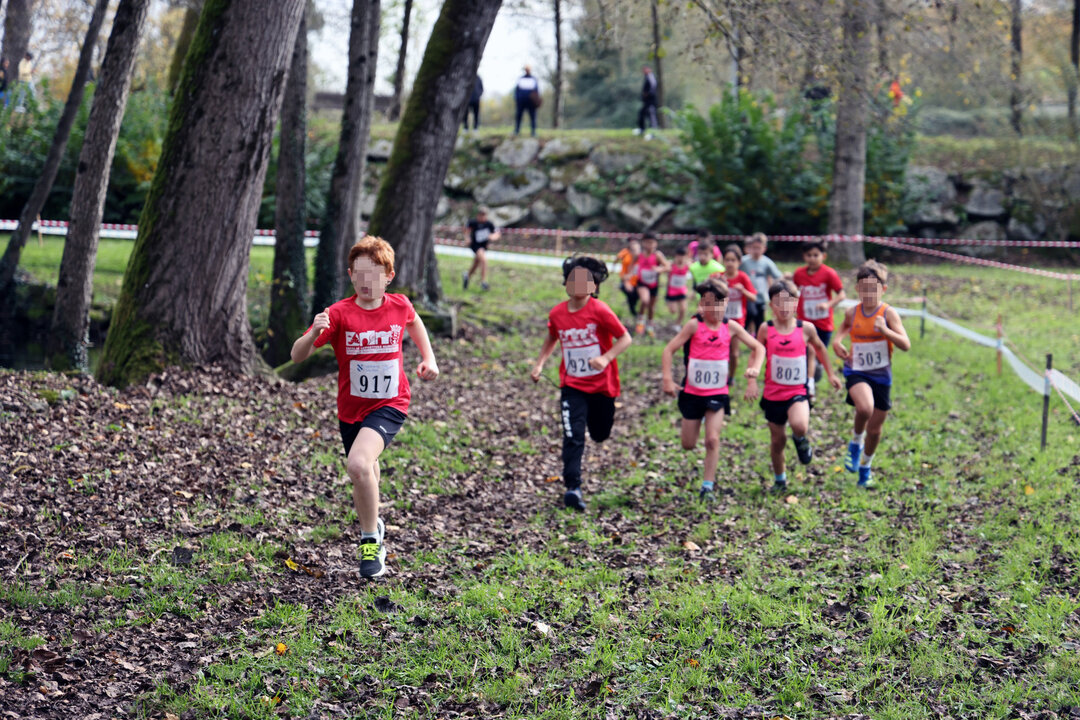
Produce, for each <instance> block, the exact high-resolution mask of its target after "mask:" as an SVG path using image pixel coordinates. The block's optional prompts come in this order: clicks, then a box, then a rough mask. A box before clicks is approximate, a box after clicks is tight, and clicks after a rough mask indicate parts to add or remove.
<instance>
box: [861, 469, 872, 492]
mask: <svg viewBox="0 0 1080 720" xmlns="http://www.w3.org/2000/svg"><path fill="white" fill-rule="evenodd" d="M859 487H861V488H872V487H874V477H873V471H872V470H871V468H868V467H867V466H865V465H860V466H859Z"/></svg>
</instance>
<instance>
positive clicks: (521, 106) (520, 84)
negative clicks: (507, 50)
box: [514, 65, 543, 137]
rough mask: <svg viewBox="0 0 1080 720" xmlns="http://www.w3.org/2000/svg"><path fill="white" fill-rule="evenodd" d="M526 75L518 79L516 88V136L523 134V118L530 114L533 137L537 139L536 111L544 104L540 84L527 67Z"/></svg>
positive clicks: (525, 68)
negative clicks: (524, 115)
mask: <svg viewBox="0 0 1080 720" xmlns="http://www.w3.org/2000/svg"><path fill="white" fill-rule="evenodd" d="M524 70H525V74H524V75H522V76H521V77H520V78H518V81H517V86H516V87H515V88H514V104H515V105H516V106H517V111H516V112H515V113H514V134H515V135H519V134H520V133H521V116H522V115H523V114H525V113H526V112H527V113H529V124H530V125H531V126H532V136H533V137H536V110H537V108H539V107H540V103H541V102H543V101H542V100H541V98H540V83H539V82H538V81H537V79H536V78H535V77H533V74H532V68H531V67H529V66H528V65H526V66H525V67H524Z"/></svg>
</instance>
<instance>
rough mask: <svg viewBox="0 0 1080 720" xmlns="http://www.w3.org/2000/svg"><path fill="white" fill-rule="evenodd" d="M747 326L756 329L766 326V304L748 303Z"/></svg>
mask: <svg viewBox="0 0 1080 720" xmlns="http://www.w3.org/2000/svg"><path fill="white" fill-rule="evenodd" d="M746 324H747V325H751V324H752V325H753V326H754V327H761V326H762V325H764V324H765V303H763V302H762V303H759V302H752V303H746Z"/></svg>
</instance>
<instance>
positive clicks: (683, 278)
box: [668, 273, 690, 290]
mask: <svg viewBox="0 0 1080 720" xmlns="http://www.w3.org/2000/svg"><path fill="white" fill-rule="evenodd" d="M689 277H690V273H683V274H682V275H672V276H671V280H670V281H669V282H668V287H673V288H675V289H676V290H678V289H680V288H684V287H686V283H687V279H688V278H689Z"/></svg>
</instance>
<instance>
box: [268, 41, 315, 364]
mask: <svg viewBox="0 0 1080 720" xmlns="http://www.w3.org/2000/svg"><path fill="white" fill-rule="evenodd" d="M307 64H308V61H307V22H306V20H302V21H301V22H300V31H299V32H298V33H297V34H296V46H295V47H294V48H293V56H292V64H291V65H290V66H289V81H288V83H287V84H286V85H285V101H284V104H283V105H282V107H281V141H280V143H281V147H280V150H279V151H278V167H277V204H276V213H275V216H274V228H275V230H276V231H277V232H276V235H277V241H276V242H275V243H274V280H273V282H272V284H271V285H270V322H269V323H268V326H267V329H266V334H267V344H266V354H265V357H266V360H267V362H269V363H270V364H271V365H274V366H277V365H280V364H281V363H283V362H285V361H286V360H288V359H289V350H290V349H291V348H292V342H293V340H294V339H296V337H298V336H299V335H300V334H301V333H303V332H304V330H305V329H306V328H307V324H306V319H307V315H308V313H307V306H306V305H305V302H304V301H305V299H306V296H307V261H306V259H305V253H304V230H305V229H307V214H306V212H305V209H306V208H305V206H304V184H305V177H304V147H305V139H306V136H307V121H306V110H307V109H306V106H305V102H306V98H307Z"/></svg>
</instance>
